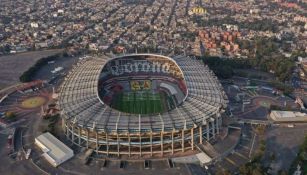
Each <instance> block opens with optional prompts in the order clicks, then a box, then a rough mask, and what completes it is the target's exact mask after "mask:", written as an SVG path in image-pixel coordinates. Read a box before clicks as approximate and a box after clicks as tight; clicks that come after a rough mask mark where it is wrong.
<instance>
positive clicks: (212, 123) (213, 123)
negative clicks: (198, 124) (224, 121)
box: [211, 121, 215, 138]
mask: <svg viewBox="0 0 307 175" xmlns="http://www.w3.org/2000/svg"><path fill="white" fill-rule="evenodd" d="M211 125H212V129H211V131H212V135H213V138H215V121H212V122H211Z"/></svg>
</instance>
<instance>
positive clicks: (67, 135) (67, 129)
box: [66, 123, 69, 140]
mask: <svg viewBox="0 0 307 175" xmlns="http://www.w3.org/2000/svg"><path fill="white" fill-rule="evenodd" d="M66 138H67V140H69V124H68V123H67V125H66Z"/></svg>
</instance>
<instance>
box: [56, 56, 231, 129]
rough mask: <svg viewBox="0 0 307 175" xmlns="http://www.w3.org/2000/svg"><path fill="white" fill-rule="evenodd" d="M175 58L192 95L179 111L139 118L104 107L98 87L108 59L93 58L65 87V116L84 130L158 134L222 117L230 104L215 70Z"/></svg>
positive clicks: (62, 101)
mask: <svg viewBox="0 0 307 175" xmlns="http://www.w3.org/2000/svg"><path fill="white" fill-rule="evenodd" d="M135 55H144V54H135ZM145 55H153V54H145ZM154 56H159V55H154ZM172 59H174V61H175V62H176V63H177V64H178V66H179V67H180V68H181V70H182V71H183V74H184V77H185V81H186V85H187V88H188V92H189V93H188V96H187V98H186V100H185V101H184V102H183V103H182V104H181V105H180V106H178V107H177V108H175V109H173V110H171V111H168V112H165V113H161V114H158V115H136V114H129V113H123V112H120V111H117V110H115V109H112V108H110V107H109V106H107V105H105V104H103V103H102V102H101V101H100V100H99V97H98V92H97V91H98V88H97V86H98V79H99V75H100V72H101V70H102V68H103V66H104V65H105V64H106V62H107V61H108V58H90V59H87V60H82V62H79V63H78V65H77V66H76V67H74V68H73V70H72V71H71V72H70V73H69V74H68V76H67V77H66V79H65V81H64V83H63V84H62V86H61V90H60V95H59V98H60V99H59V104H60V107H61V109H62V110H63V113H64V114H65V116H64V117H66V119H68V120H71V122H73V123H75V124H77V125H79V126H81V127H86V128H90V129H95V130H98V131H99V130H101V131H104V132H115V131H116V132H148V131H153V132H154V131H172V130H177V129H189V128H192V127H194V126H195V125H200V124H204V123H205V122H206V119H210V118H211V116H213V115H219V113H220V110H222V109H223V108H225V107H226V105H227V102H228V101H227V97H226V95H225V93H224V91H223V88H222V86H221V84H220V83H219V81H218V79H217V78H216V77H215V75H214V74H213V73H212V71H211V70H209V68H208V67H207V66H204V65H203V63H202V62H201V61H200V60H196V59H193V58H190V57H186V56H176V57H173V58H172Z"/></svg>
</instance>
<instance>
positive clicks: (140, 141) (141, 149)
mask: <svg viewBox="0 0 307 175" xmlns="http://www.w3.org/2000/svg"><path fill="white" fill-rule="evenodd" d="M139 140H140V157H142V135H141V134H140V139H139Z"/></svg>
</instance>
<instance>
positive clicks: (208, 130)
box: [206, 120, 210, 141]
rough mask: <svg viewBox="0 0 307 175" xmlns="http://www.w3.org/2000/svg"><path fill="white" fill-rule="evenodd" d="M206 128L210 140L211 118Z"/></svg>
mask: <svg viewBox="0 0 307 175" xmlns="http://www.w3.org/2000/svg"><path fill="white" fill-rule="evenodd" d="M206 130H207V133H206V134H207V141H209V140H210V121H209V120H207V122H206Z"/></svg>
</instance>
